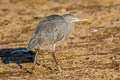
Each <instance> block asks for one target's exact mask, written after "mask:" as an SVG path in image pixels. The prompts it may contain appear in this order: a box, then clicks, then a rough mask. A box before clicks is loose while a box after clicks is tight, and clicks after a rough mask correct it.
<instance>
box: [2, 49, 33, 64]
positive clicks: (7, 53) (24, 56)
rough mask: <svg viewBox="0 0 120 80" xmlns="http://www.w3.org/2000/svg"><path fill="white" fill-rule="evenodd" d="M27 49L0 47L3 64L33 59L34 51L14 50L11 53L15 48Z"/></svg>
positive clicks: (31, 60)
mask: <svg viewBox="0 0 120 80" xmlns="http://www.w3.org/2000/svg"><path fill="white" fill-rule="evenodd" d="M23 49H24V50H27V49H26V48H6V49H0V59H1V60H2V62H3V63H4V64H9V63H17V64H20V63H29V62H33V61H34V57H35V52H33V51H28V52H16V53H14V54H13V53H12V52H13V51H16V50H23Z"/></svg>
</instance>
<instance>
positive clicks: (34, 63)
mask: <svg viewBox="0 0 120 80" xmlns="http://www.w3.org/2000/svg"><path fill="white" fill-rule="evenodd" d="M38 53H39V49H37V50H36V54H35V58H34V62H33V67H32V73H33V74H34V73H35V71H34V69H35V66H36V63H37V56H38Z"/></svg>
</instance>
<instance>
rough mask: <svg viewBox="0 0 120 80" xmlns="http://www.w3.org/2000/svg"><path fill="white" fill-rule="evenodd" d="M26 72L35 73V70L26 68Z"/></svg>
mask: <svg viewBox="0 0 120 80" xmlns="http://www.w3.org/2000/svg"><path fill="white" fill-rule="evenodd" d="M27 72H28V73H30V74H35V73H36V71H35V70H27Z"/></svg>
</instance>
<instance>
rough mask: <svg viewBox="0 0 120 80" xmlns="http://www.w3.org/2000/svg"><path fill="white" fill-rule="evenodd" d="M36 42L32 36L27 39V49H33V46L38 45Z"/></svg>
mask: <svg viewBox="0 0 120 80" xmlns="http://www.w3.org/2000/svg"><path fill="white" fill-rule="evenodd" d="M37 42H38V41H37V40H36V39H35V38H32V39H31V40H30V41H29V44H28V47H27V49H28V50H31V49H34V48H35V47H36V46H37V45H38V43H37Z"/></svg>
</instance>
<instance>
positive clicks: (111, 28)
mask: <svg viewBox="0 0 120 80" xmlns="http://www.w3.org/2000/svg"><path fill="white" fill-rule="evenodd" d="M65 13H71V14H75V15H76V16H78V17H80V18H81V19H84V18H88V19H91V22H78V23H76V25H75V29H74V31H73V32H72V34H71V35H70V36H69V37H68V38H67V39H66V40H65V41H64V42H63V43H62V44H61V45H60V46H58V47H57V49H56V57H57V59H58V61H59V63H60V64H61V66H62V67H63V71H62V72H59V71H57V70H56V67H55V64H54V61H53V58H52V57H51V52H50V51H43V54H39V58H38V63H39V64H38V65H37V66H36V69H35V71H36V73H35V74H30V73H28V72H27V70H30V69H31V67H32V62H33V60H34V55H35V53H32V52H29V53H16V54H13V55H12V54H11V53H10V52H11V51H14V50H16V49H22V48H27V44H28V42H29V40H30V38H31V37H32V35H33V33H34V30H35V28H36V25H37V24H38V22H39V21H40V19H42V18H44V17H45V16H48V15H51V14H60V15H63V14H65ZM0 80H120V0H0Z"/></svg>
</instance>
